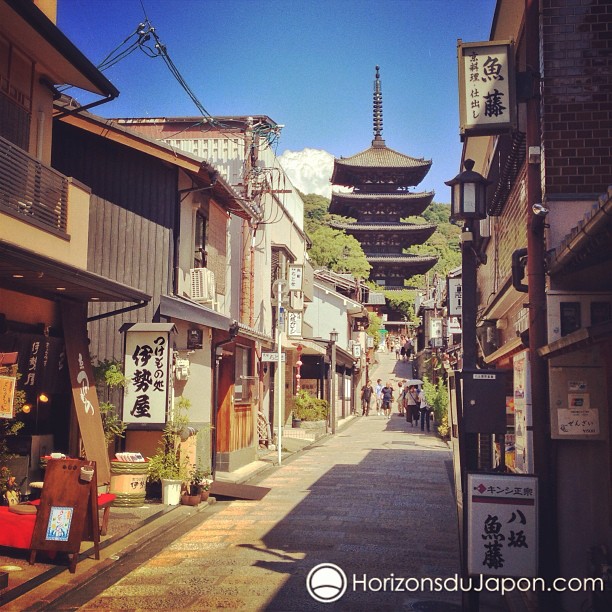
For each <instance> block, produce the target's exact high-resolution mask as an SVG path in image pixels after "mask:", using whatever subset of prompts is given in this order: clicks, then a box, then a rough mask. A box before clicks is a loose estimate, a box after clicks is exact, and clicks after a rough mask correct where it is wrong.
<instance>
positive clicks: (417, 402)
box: [361, 378, 431, 431]
mask: <svg viewBox="0 0 612 612" xmlns="http://www.w3.org/2000/svg"><path fill="white" fill-rule="evenodd" d="M397 387H398V394H397V406H398V414H399V415H400V416H405V417H406V422H407V423H410V424H411V425H412V426H413V427H418V425H419V423H420V425H421V431H425V429H427V431H429V430H430V416H431V408H430V407H429V405H428V404H427V400H426V398H425V393H424V392H423V389H422V388H421V387H420V385H415V384H411V385H409V384H408V381H406V380H403V381H399V382H398V383H397ZM393 393H394V388H393V384H392V383H391V381H387V382H386V384H384V385H383V382H382V379H380V378H379V379H378V380H377V381H376V386H375V387H373V386H372V381H370V380H368V381H367V382H366V384H365V385H364V386H363V387H362V388H361V416H366V417H367V416H369V414H370V408H371V406H372V401H373V400H374V401H375V402H376V414H377V415H378V416H380V415H381V413H382V416H383V417H386V418H387V419H390V418H391V407H392V404H393V402H394V401H395V398H394V395H393Z"/></svg>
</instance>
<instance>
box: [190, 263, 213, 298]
mask: <svg viewBox="0 0 612 612" xmlns="http://www.w3.org/2000/svg"><path fill="white" fill-rule="evenodd" d="M190 274H191V299H192V300H193V301H194V302H198V304H214V302H215V301H216V297H217V296H216V287H215V275H214V273H213V271H212V270H209V269H208V268H193V269H192V270H190Z"/></svg>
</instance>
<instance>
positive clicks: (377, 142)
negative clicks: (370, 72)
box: [372, 66, 385, 147]
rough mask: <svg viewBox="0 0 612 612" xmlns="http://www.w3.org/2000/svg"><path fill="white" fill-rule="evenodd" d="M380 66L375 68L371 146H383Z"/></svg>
mask: <svg viewBox="0 0 612 612" xmlns="http://www.w3.org/2000/svg"><path fill="white" fill-rule="evenodd" d="M379 71H380V66H376V78H375V79H374V96H373V98H374V111H373V116H374V140H373V141H372V145H373V146H379V147H380V146H384V145H385V141H384V140H383V137H382V130H383V116H382V84H381V82H380V72H379Z"/></svg>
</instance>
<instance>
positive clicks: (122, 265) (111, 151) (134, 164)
mask: <svg viewBox="0 0 612 612" xmlns="http://www.w3.org/2000/svg"><path fill="white" fill-rule="evenodd" d="M56 104H57V110H56V112H57V117H56V121H55V126H54V133H55V136H56V139H57V140H56V142H57V143H58V144H57V146H55V147H54V149H53V159H54V162H55V163H56V164H57V166H58V167H59V168H62V170H63V172H65V173H66V174H69V175H71V176H74V177H78V179H79V180H80V181H82V182H84V183H86V184H87V185H89V186H90V188H91V191H92V207H91V210H90V212H89V241H88V246H89V249H88V250H89V252H88V258H87V264H88V268H89V269H91V270H94V271H97V272H98V273H100V274H104V275H106V276H108V277H109V278H112V279H121V280H122V281H124V282H129V283H132V284H133V285H134V286H136V287H138V288H140V289H141V290H142V291H146V292H147V294H149V295H151V296H152V299H151V301H150V303H149V304H147V305H145V306H144V307H143V308H140V309H130V308H129V305H127V304H125V303H122V302H119V303H115V304H112V305H110V306H109V307H102V306H101V305H98V306H93V307H92V308H91V310H90V317H89V321H90V323H89V331H90V338H91V352H92V354H93V355H95V356H96V358H97V359H98V360H100V361H102V360H116V361H120V362H121V361H124V340H125V338H124V336H123V332H124V331H125V333H128V332H129V331H130V329H131V328H130V327H129V326H130V325H132V326H134V324H137V327H135V328H134V329H136V330H144V331H146V330H147V329H149V328H147V327H146V326H147V325H149V326H150V324H166V325H167V324H172V325H170V328H172V329H175V330H176V333H175V334H174V336H171V337H170V340H169V344H170V349H171V354H170V359H171V365H172V367H171V370H170V375H169V378H168V381H167V391H168V393H170V395H169V396H168V401H169V402H171V401H172V397H174V398H183V399H185V400H189V402H190V404H191V406H190V408H189V412H188V417H189V420H190V425H191V427H192V430H191V431H192V433H194V434H195V433H196V432H199V433H198V434H197V435H194V436H192V439H190V441H189V445H187V446H188V448H186V450H185V452H186V453H188V454H189V459H190V461H191V462H193V463H195V462H196V461H199V462H201V463H202V465H203V466H204V467H206V466H207V465H208V464H209V460H210V461H212V463H213V466H212V467H214V468H216V469H217V470H218V471H225V470H227V469H228V467H230V463H231V461H232V460H233V461H234V463H236V462H238V461H242V462H244V463H248V462H250V461H253V460H254V459H255V458H256V456H257V447H258V442H259V441H258V437H257V414H258V412H259V409H260V396H259V385H258V379H257V377H256V375H255V368H256V362H255V355H256V352H257V351H260V350H261V343H262V342H264V343H267V342H270V341H271V338H270V337H269V336H267V335H266V334H264V333H262V332H258V331H257V330H255V329H253V328H250V327H249V326H247V325H244V324H242V325H241V324H239V323H238V322H236V321H235V319H234V318H233V317H232V316H231V313H232V304H237V303H239V301H240V298H241V294H240V290H241V284H240V283H239V282H238V283H237V282H236V279H235V278H234V276H233V275H232V274H231V269H232V266H231V259H232V258H234V259H235V258H240V255H241V250H240V247H239V246H238V245H236V244H234V243H232V241H231V236H232V235H231V227H230V225H231V219H232V218H236V219H237V221H238V224H239V225H240V224H241V223H242V222H245V223H256V222H257V221H258V220H259V219H260V218H261V217H260V211H259V210H258V209H257V208H256V207H255V206H254V205H252V203H251V202H246V201H245V200H244V199H243V198H241V197H240V196H239V195H238V194H237V193H236V192H235V191H234V190H233V189H232V187H231V186H230V185H228V184H227V182H226V181H225V180H224V179H223V178H222V177H221V176H220V175H219V173H218V172H217V170H216V169H215V168H213V167H212V166H211V165H210V164H208V163H206V162H203V161H202V160H201V159H198V158H197V157H195V156H193V155H190V154H189V153H185V152H182V151H176V150H174V149H173V148H171V147H170V146H168V145H167V144H165V143H164V142H161V141H156V140H153V139H150V138H147V137H146V136H144V135H142V134H141V133H137V132H134V131H131V130H129V129H128V128H126V127H125V126H123V125H120V124H118V123H117V122H114V121H112V120H109V119H104V118H101V117H97V116H95V115H92V114H90V113H87V112H77V113H75V112H72V105H73V104H72V103H70V102H68V101H66V100H64V101H58V103H56ZM238 244H240V242H239V243H238ZM143 326H144V327H143ZM150 327H151V326H150ZM151 329H156V328H155V327H154V326H152V327H151ZM126 330H127V331H126ZM128 357H129V356H128ZM125 361H126V362H127V357H126V359H125ZM133 397H135V394H134V393H132V394H131V395H130V392H129V388H128V392H127V394H126V399H125V400H124V401H123V419H124V420H125V421H126V422H128V431H127V432H126V441H125V446H126V448H125V450H127V451H133V452H136V451H137V452H141V453H142V454H143V455H145V456H151V455H152V454H153V453H154V451H155V448H156V446H157V444H158V440H159V437H160V431H161V429H162V428H163V425H164V421H165V416H164V415H162V418H161V419H159V418H158V419H155V418H152V415H151V412H150V411H149V410H141V409H140V408H141V407H139V408H138V409H137V410H136V409H134V408H135V406H134V404H133V400H132V399H130V398H133ZM128 400H129V401H130V402H132V403H131V404H130V403H128ZM237 457H238V458H239V459H236V458H237Z"/></svg>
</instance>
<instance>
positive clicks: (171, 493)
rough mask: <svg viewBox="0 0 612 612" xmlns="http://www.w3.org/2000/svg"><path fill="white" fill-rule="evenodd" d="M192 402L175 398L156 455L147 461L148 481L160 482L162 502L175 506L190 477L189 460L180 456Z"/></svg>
mask: <svg viewBox="0 0 612 612" xmlns="http://www.w3.org/2000/svg"><path fill="white" fill-rule="evenodd" d="M190 405H191V402H190V401H189V400H188V399H185V398H183V397H180V398H178V402H177V403H176V405H175V408H174V413H173V415H172V417H171V418H170V419H169V420H168V421H167V422H166V425H165V427H164V430H163V433H162V439H161V441H160V444H159V446H158V447H157V452H156V453H155V454H154V455H153V456H152V457H149V458H148V469H147V474H148V475H147V478H148V480H149V481H150V482H161V484H162V500H163V503H164V504H166V505H169V506H176V505H177V504H178V503H179V502H180V499H181V486H182V484H183V482H185V481H186V480H187V479H188V477H189V458H188V457H183V456H182V453H181V432H182V431H183V430H184V429H185V428H186V427H187V425H188V424H189V418H188V416H187V411H188V409H189V406H190Z"/></svg>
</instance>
